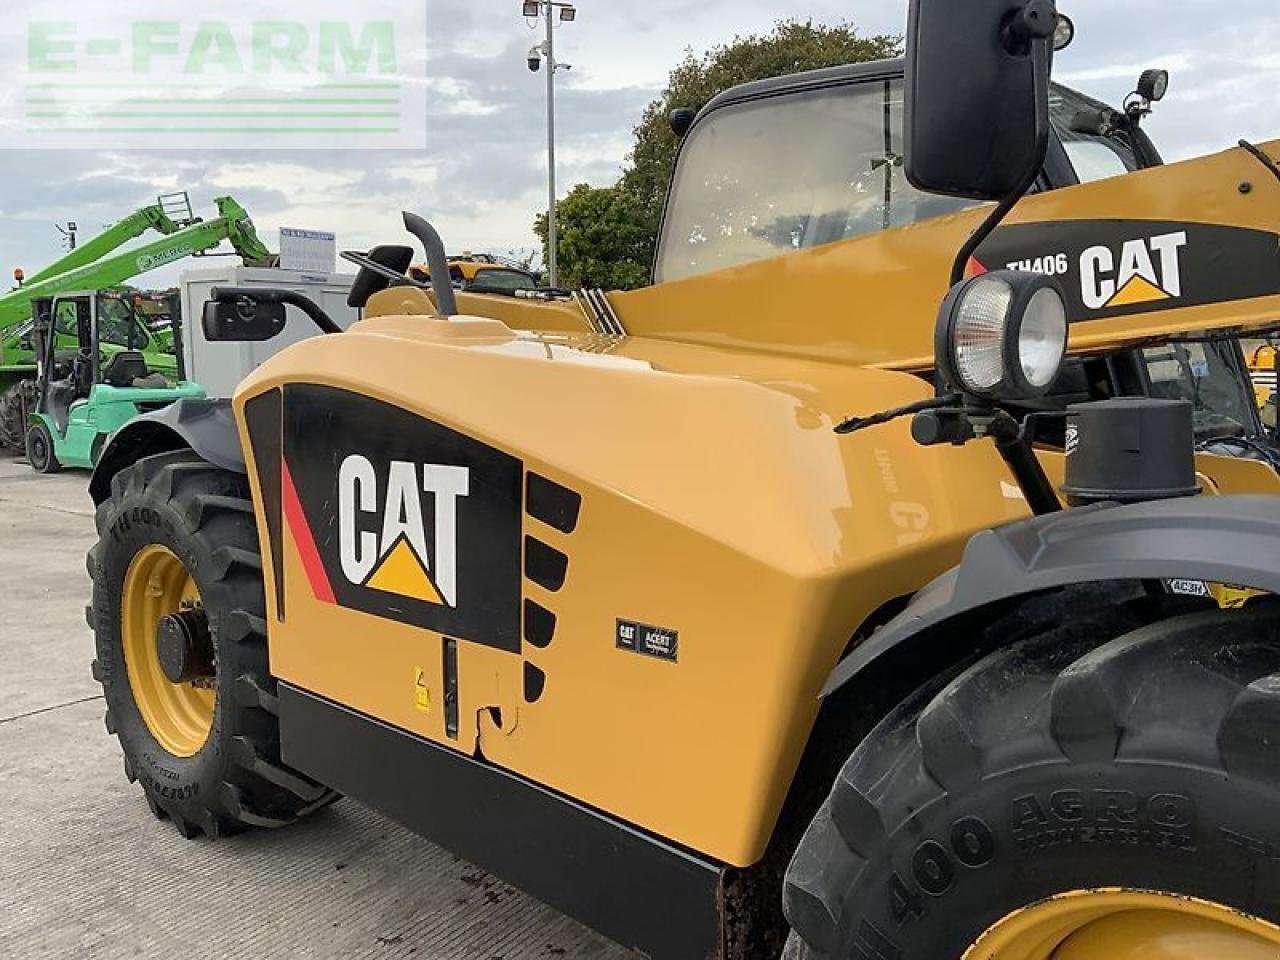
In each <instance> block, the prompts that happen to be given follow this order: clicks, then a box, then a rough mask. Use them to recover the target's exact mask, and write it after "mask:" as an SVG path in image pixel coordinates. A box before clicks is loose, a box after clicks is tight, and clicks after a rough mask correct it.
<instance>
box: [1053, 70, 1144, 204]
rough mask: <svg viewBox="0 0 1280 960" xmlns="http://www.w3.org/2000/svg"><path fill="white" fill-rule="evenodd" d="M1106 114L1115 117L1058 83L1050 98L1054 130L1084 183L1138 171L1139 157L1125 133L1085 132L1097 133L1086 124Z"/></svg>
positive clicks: (1100, 106) (1099, 104) (1098, 104)
mask: <svg viewBox="0 0 1280 960" xmlns="http://www.w3.org/2000/svg"><path fill="white" fill-rule="evenodd" d="M1106 112H1112V113H1114V111H1112V110H1111V108H1110V107H1108V106H1107V105H1106V104H1105V103H1102V102H1101V101H1100V100H1094V99H1093V98H1092V97H1088V96H1085V95H1084V94H1083V93H1080V92H1079V91H1078V90H1072V89H1071V88H1070V87H1064V86H1062V84H1060V83H1055V84H1054V85H1053V88H1052V90H1051V92H1050V94H1049V114H1050V116H1051V117H1052V119H1053V126H1054V130H1055V131H1057V134H1058V138H1059V139H1060V140H1061V141H1062V145H1063V147H1064V148H1065V149H1066V151H1067V157H1068V158H1069V159H1070V160H1071V165H1072V167H1074V168H1075V172H1076V176H1077V177H1079V179H1080V182H1081V183H1091V182H1093V181H1094V180H1103V179H1106V178H1107V177H1118V176H1122V175H1123V174H1126V173H1131V172H1133V171H1134V170H1137V169H1138V166H1139V164H1138V158H1137V155H1136V154H1135V152H1134V149H1133V144H1132V143H1130V142H1129V135H1128V134H1127V133H1126V132H1125V131H1123V130H1116V131H1114V132H1113V133H1111V135H1110V136H1104V135H1102V134H1099V133H1090V132H1083V131H1086V130H1088V129H1097V125H1096V123H1092V124H1091V123H1088V122H1082V121H1085V120H1086V119H1087V118H1090V117H1092V116H1096V115H1099V114H1103V113H1106Z"/></svg>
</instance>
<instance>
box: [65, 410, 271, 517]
mask: <svg viewBox="0 0 1280 960" xmlns="http://www.w3.org/2000/svg"><path fill="white" fill-rule="evenodd" d="M183 449H190V450H193V451H194V452H195V453H197V454H199V455H200V457H202V458H203V459H205V460H207V461H209V462H210V463H212V464H213V465H214V466H215V467H220V468H222V469H223V470H231V471H234V472H235V473H247V472H248V468H247V467H246V466H245V462H244V453H243V451H242V450H241V449H240V434H239V431H238V430H237V429H236V421H235V416H234V414H233V413H232V411H231V401H230V400H192V399H186V400H178V401H177V402H176V403H171V404H169V406H167V407H165V408H163V409H161V410H156V411H154V412H152V413H144V414H142V415H141V416H138V417H134V418H133V419H132V420H130V421H129V422H128V423H127V424H125V425H124V426H123V427H121V428H120V429H119V430H117V431H116V432H115V433H114V434H113V435H112V437H111V440H110V441H109V442H108V443H107V445H106V447H105V448H104V449H103V451H102V455H101V456H100V457H99V458H98V462H97V464H96V465H95V466H94V469H93V476H92V477H91V478H90V480H89V496H91V497H92V498H93V502H94V503H95V504H101V503H102V502H103V501H104V500H106V499H107V498H108V497H110V496H111V478H112V477H114V476H115V475H116V474H117V473H119V472H120V471H121V470H123V469H124V468H125V467H128V466H131V465H133V464H134V463H137V462H138V461H139V460H141V459H142V458H143V457H150V456H153V455H155V454H157V453H169V452H170V451H173V450H183Z"/></svg>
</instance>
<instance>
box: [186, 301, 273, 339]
mask: <svg viewBox="0 0 1280 960" xmlns="http://www.w3.org/2000/svg"><path fill="white" fill-rule="evenodd" d="M285 322H286V318H285V306H284V304H283V303H281V302H278V301H277V302H263V301H261V300H256V299H254V298H253V297H236V298H235V299H224V300H210V301H208V302H207V303H206V304H205V305H204V317H203V324H202V326H203V328H204V336H205V339H206V340H208V341H209V342H210V343H258V342H261V341H263V340H270V339H271V338H272V337H276V336H279V334H281V333H282V332H284V327H285Z"/></svg>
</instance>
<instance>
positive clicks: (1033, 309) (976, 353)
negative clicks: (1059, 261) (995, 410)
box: [934, 270, 1067, 402]
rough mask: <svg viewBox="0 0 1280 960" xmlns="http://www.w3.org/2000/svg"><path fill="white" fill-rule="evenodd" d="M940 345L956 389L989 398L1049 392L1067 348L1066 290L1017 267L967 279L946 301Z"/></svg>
mask: <svg viewBox="0 0 1280 960" xmlns="http://www.w3.org/2000/svg"><path fill="white" fill-rule="evenodd" d="M934 346H935V349H936V351H937V360H938V370H939V373H940V374H941V375H942V379H943V380H944V381H945V382H946V385H947V386H948V387H950V388H954V389H957V390H960V391H962V392H963V393H966V394H968V395H970V396H974V397H979V398H982V399H985V400H1003V401H1009V402H1017V401H1020V400H1030V399H1033V398H1035V397H1040V396H1043V395H1044V394H1045V393H1046V392H1047V391H1048V390H1049V388H1050V387H1051V386H1052V385H1053V382H1054V381H1055V380H1056V379H1057V378H1058V372H1059V371H1060V370H1061V369H1062V361H1063V358H1064V357H1065V356H1066V352H1067V305H1066V299H1065V298H1064V296H1063V293H1062V288H1061V287H1060V286H1059V285H1058V282H1057V281H1056V280H1054V279H1052V278H1050V277H1047V276H1044V275H1042V274H1038V273H1026V272H1022V271H1017V270H997V271H993V272H991V273H985V274H983V275H982V276H979V277H974V278H972V279H970V280H966V281H964V282H963V283H961V284H959V285H957V286H956V287H955V288H954V289H952V291H951V293H950V294H948V295H947V298H946V300H944V301H943V304H942V312H941V313H940V314H939V317H938V327H937V333H936V335H935V344H934Z"/></svg>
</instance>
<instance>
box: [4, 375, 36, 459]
mask: <svg viewBox="0 0 1280 960" xmlns="http://www.w3.org/2000/svg"><path fill="white" fill-rule="evenodd" d="M34 396H35V381H34V380H19V381H18V382H17V383H14V384H11V385H10V386H8V387H6V388H5V389H4V390H3V391H0V447H8V448H9V449H10V450H17V451H18V452H22V451H23V450H25V449H26V442H27V410H28V409H29V407H30V403H31V400H32V399H34Z"/></svg>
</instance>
